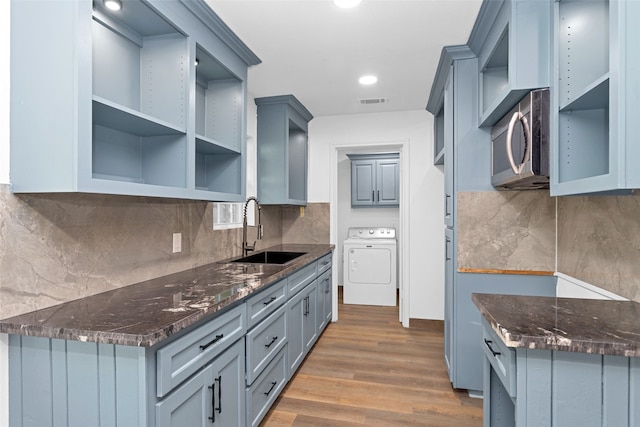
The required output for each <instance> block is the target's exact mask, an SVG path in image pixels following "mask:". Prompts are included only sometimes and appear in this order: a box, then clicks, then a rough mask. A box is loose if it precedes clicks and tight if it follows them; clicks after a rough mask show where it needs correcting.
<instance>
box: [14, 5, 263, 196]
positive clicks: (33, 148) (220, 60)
mask: <svg viewBox="0 0 640 427" xmlns="http://www.w3.org/2000/svg"><path fill="white" fill-rule="evenodd" d="M11 43H12V46H13V47H12V49H11V55H12V60H11V75H12V80H11V83H12V86H11V140H12V142H13V143H12V144H11V146H12V147H11V159H10V167H11V188H12V190H13V191H14V192H17V193H21V192H28V193H39V192H87V193H106V194H122V195H139V196H156V197H171V198H184V199H202V200H231V201H240V200H244V187H245V185H244V179H245V160H244V156H245V155H244V152H245V145H246V141H245V131H244V129H245V128H246V78H247V68H248V67H249V66H251V65H255V64H258V63H259V62H260V61H259V59H258V58H257V57H256V56H255V55H254V54H253V53H252V52H251V51H250V50H249V49H248V48H247V47H246V46H245V45H244V44H243V43H242V41H241V40H240V39H238V38H237V37H236V36H235V35H233V33H232V32H231V31H229V29H228V28H227V27H226V25H225V24H224V23H223V22H222V21H221V20H220V19H219V18H218V17H217V15H215V13H214V12H213V11H211V9H210V8H209V7H208V6H207V5H206V3H205V2H204V1H199V0H196V1H189V2H165V1H157V0H149V1H138V0H134V1H128V2H124V4H123V8H122V10H120V11H118V12H113V11H110V10H108V9H106V8H105V7H104V5H103V3H102V2H99V1H96V2H91V1H87V0H74V1H62V0H54V1H37V2H33V1H25V0H13V1H12V6H11ZM33 58H38V59H39V64H40V65H42V64H46V66H45V68H46V73H47V78H42V76H41V75H40V74H41V73H42V70H43V69H45V68H43V67H42V66H34V62H33Z"/></svg>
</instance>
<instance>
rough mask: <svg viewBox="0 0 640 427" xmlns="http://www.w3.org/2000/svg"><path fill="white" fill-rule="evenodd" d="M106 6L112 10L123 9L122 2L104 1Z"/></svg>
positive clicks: (117, 0)
mask: <svg viewBox="0 0 640 427" xmlns="http://www.w3.org/2000/svg"><path fill="white" fill-rule="evenodd" d="M103 3H104V5H105V6H106V7H107V9H110V10H120V9H122V2H121V1H120V0H103Z"/></svg>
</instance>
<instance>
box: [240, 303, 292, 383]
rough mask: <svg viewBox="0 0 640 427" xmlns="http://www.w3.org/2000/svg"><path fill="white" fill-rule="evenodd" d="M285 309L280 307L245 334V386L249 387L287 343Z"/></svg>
mask: <svg viewBox="0 0 640 427" xmlns="http://www.w3.org/2000/svg"><path fill="white" fill-rule="evenodd" d="M286 313H287V311H286V307H285V306H282V307H280V308H279V309H278V310H277V311H276V312H275V313H273V314H272V315H271V316H269V317H267V318H266V319H265V320H264V321H263V322H262V323H260V324H259V325H258V326H256V327H255V328H253V329H252V330H251V331H250V332H249V333H248V334H247V339H246V343H247V384H248V385H250V384H251V383H253V381H254V380H255V379H256V378H257V377H258V375H260V373H261V372H262V371H263V370H264V368H265V366H267V364H268V363H269V362H270V361H271V359H273V358H274V356H275V355H276V354H277V353H278V351H280V349H282V347H284V346H285V344H286V343H287V334H286V320H285V319H286V316H285V315H286Z"/></svg>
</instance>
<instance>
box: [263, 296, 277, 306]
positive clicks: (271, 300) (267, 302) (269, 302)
mask: <svg viewBox="0 0 640 427" xmlns="http://www.w3.org/2000/svg"><path fill="white" fill-rule="evenodd" d="M276 299H277V298H276V297H271V298H270V299H269V301H265V302H263V304H264V305H269V304H271V303H272V302H274V301H275V300H276Z"/></svg>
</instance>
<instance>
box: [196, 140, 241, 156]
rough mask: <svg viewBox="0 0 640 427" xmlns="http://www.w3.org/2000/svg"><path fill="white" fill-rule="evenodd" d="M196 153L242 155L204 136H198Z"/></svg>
mask: <svg viewBox="0 0 640 427" xmlns="http://www.w3.org/2000/svg"><path fill="white" fill-rule="evenodd" d="M196 151H197V152H199V153H203V154H242V153H241V152H240V150H238V149H236V148H230V147H228V146H226V145H225V144H223V143H221V142H219V141H216V140H215V139H212V138H207V137H206V136H203V135H196Z"/></svg>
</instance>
